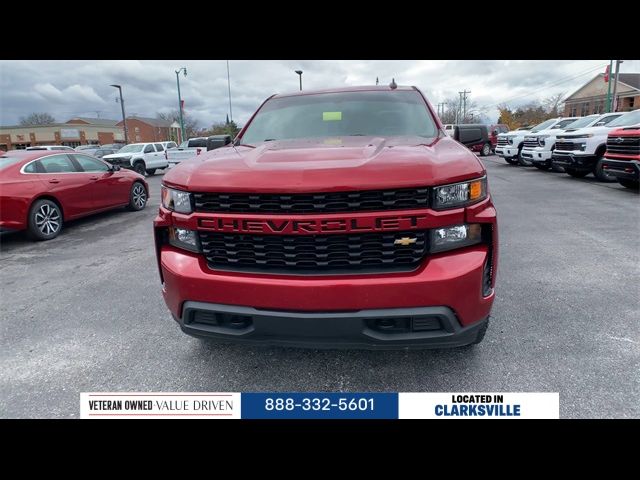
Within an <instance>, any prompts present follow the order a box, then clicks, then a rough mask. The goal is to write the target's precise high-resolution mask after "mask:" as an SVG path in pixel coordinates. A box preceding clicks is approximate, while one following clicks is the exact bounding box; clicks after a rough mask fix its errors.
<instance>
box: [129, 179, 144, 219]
mask: <svg viewBox="0 0 640 480" xmlns="http://www.w3.org/2000/svg"><path fill="white" fill-rule="evenodd" d="M147 198H148V197H147V190H146V189H145V188H144V185H142V183H140V182H133V185H131V192H130V193H129V205H128V207H127V208H129V210H132V211H134V212H137V211H138V210H142V209H143V208H144V207H145V205H146V204H147Z"/></svg>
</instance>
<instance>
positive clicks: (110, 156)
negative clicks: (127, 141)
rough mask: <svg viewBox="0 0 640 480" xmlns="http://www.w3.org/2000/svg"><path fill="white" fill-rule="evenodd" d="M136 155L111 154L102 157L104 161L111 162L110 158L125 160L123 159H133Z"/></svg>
mask: <svg viewBox="0 0 640 480" xmlns="http://www.w3.org/2000/svg"><path fill="white" fill-rule="evenodd" d="M133 155H135V153H110V154H109V155H105V156H104V157H102V158H103V159H104V160H109V159H110V158H123V157H131V156H133Z"/></svg>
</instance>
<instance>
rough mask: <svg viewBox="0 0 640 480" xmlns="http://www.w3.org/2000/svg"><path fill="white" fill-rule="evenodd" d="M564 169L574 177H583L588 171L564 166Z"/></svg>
mask: <svg viewBox="0 0 640 480" xmlns="http://www.w3.org/2000/svg"><path fill="white" fill-rule="evenodd" d="M564 171H565V172H566V173H568V174H569V175H571V176H572V177H575V178H584V177H586V176H587V175H589V173H590V172H585V171H584V170H574V169H573V168H565V169H564Z"/></svg>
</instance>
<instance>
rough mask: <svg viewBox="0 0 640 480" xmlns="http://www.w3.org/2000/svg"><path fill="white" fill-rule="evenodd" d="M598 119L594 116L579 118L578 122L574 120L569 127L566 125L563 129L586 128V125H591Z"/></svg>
mask: <svg viewBox="0 0 640 480" xmlns="http://www.w3.org/2000/svg"><path fill="white" fill-rule="evenodd" d="M598 118H600V117H596V116H595V115H594V116H591V115H590V116H588V117H583V118H579V119H578V120H575V121H574V122H573V123H570V124H569V125H567V126H566V127H565V128H582V127H586V126H587V125H590V124H591V123H593V122H595V121H596V120H597V119H598Z"/></svg>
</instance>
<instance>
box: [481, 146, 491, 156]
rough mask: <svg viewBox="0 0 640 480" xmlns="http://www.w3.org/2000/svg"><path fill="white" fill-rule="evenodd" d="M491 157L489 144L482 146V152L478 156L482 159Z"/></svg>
mask: <svg viewBox="0 0 640 480" xmlns="http://www.w3.org/2000/svg"><path fill="white" fill-rule="evenodd" d="M489 155H491V144H490V143H485V144H484V145H483V146H482V150H480V156H482V157H486V156H489Z"/></svg>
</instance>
